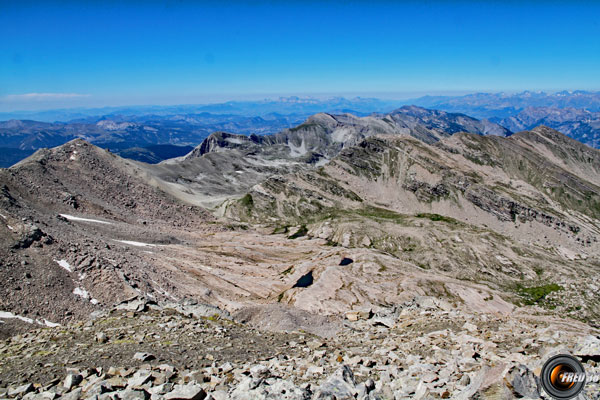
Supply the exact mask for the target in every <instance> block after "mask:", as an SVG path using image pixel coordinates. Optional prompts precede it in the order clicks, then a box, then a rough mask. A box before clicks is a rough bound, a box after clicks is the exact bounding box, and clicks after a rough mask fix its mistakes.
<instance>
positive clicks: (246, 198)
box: [240, 193, 254, 208]
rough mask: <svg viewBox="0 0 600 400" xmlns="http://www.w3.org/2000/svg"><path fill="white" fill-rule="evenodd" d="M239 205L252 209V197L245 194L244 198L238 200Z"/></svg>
mask: <svg viewBox="0 0 600 400" xmlns="http://www.w3.org/2000/svg"><path fill="white" fill-rule="evenodd" d="M240 204H242V205H243V206H244V207H246V208H252V207H253V206H254V199H252V195H251V194H250V193H247V194H246V195H245V196H244V197H242V198H241V199H240Z"/></svg>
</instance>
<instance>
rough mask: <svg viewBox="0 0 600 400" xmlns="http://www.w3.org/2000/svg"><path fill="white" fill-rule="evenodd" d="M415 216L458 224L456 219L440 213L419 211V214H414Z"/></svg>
mask: <svg viewBox="0 0 600 400" xmlns="http://www.w3.org/2000/svg"><path fill="white" fill-rule="evenodd" d="M415 217H417V218H425V219H429V220H431V221H434V222H438V221H441V222H446V223H448V224H458V221H457V220H455V219H454V218H450V217H446V216H443V215H440V214H430V213H419V214H416V215H415Z"/></svg>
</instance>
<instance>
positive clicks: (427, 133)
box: [0, 107, 600, 399]
mask: <svg viewBox="0 0 600 400" xmlns="http://www.w3.org/2000/svg"><path fill="white" fill-rule="evenodd" d="M0 231H1V232H2V235H1V238H2V239H0V240H1V242H0V259H1V260H2V268H1V270H0V274H1V275H0V279H2V281H3V282H5V283H6V284H4V285H2V287H1V288H0V293H1V294H0V311H1V312H2V313H1V314H0V321H1V322H2V323H0V335H2V337H3V338H6V340H5V341H4V342H3V344H2V345H1V346H0V388H2V387H4V388H5V389H0V396H4V395H6V396H10V397H27V396H29V397H27V398H36V397H34V396H51V397H52V398H57V397H59V396H60V398H63V397H64V398H78V397H93V396H98V398H100V397H101V396H103V395H105V397H102V398H125V396H138V397H131V398H188V397H176V395H175V394H173V393H175V392H176V391H177V390H190V391H194V390H195V392H194V393H195V396H197V397H194V396H191V397H189V398H213V399H224V398H238V399H242V398H265V399H266V398H290V399H292V398H293V399H304V398H306V399H308V398H332V397H331V396H332V395H333V394H332V393H337V398H339V399H341V398H366V399H376V398H377V399H384V398H449V397H452V398H472V396H480V398H490V397H493V396H504V397H500V398H512V397H525V398H535V397H539V396H540V389H539V387H538V383H536V382H537V381H536V379H537V378H536V377H535V374H536V373H537V374H539V371H538V370H539V368H540V366H541V363H542V361H543V360H544V359H545V357H547V355H548V354H549V352H551V351H552V348H553V346H554V347H557V346H558V347H560V346H563V347H565V348H569V349H571V351H573V352H576V353H578V354H583V355H589V354H590V350H589V347H590V346H598V343H600V339H598V334H600V331H599V329H600V314H599V313H598V310H599V308H598V307H599V305H600V298H599V297H598V286H597V276H598V272H599V269H600V245H599V244H598V240H599V237H600V151H598V150H597V149H594V148H592V147H589V146H586V145H584V144H582V143H580V142H577V141H575V140H573V139H570V138H568V137H567V136H565V135H563V134H561V133H559V132H557V131H555V130H553V129H551V128H548V127H545V126H539V127H535V128H531V129H530V130H528V131H522V132H518V133H515V134H511V132H510V131H509V130H508V129H506V128H503V127H502V126H500V125H497V124H494V123H492V122H489V121H484V120H481V121H480V120H477V119H474V118H470V117H467V116H465V115H462V114H451V113H445V112H439V111H432V110H425V109H421V108H416V107H403V108H400V109H398V110H396V111H394V112H392V113H388V114H371V115H369V116H365V117H356V116H353V115H351V114H338V115H335V114H325V113H320V114H316V115H314V116H311V117H309V118H308V119H306V120H305V121H304V122H303V123H301V124H300V125H298V126H295V127H293V128H286V129H283V130H281V131H280V132H278V133H273V134H269V135H250V136H246V135H242V134H233V133H227V132H216V133H212V134H210V135H209V136H208V137H206V138H205V139H204V140H203V142H202V143H201V144H200V145H198V146H197V147H196V148H194V150H193V151H191V152H189V153H187V154H186V155H185V156H181V157H178V158H173V159H169V160H166V161H162V162H160V163H157V164H148V163H144V162H139V161H135V160H131V159H124V158H121V157H120V156H118V155H117V154H114V153H113V152H112V151H109V150H106V149H102V148H99V147H97V146H95V145H93V144H90V143H88V142H87V141H84V140H82V139H74V140H71V141H69V142H68V143H66V144H63V145H61V146H59V147H55V148H52V149H42V150H38V151H37V152H36V153H35V154H33V155H32V156H30V157H29V158H27V159H25V160H23V161H20V162H19V163H17V164H15V165H14V166H12V167H10V168H7V169H1V170H0ZM15 334H18V335H17V336H15ZM140 335H141V336H140ZM192 337H194V338H197V340H191V339H190V338H192ZM215 338H221V339H222V340H216V339H215ZM240 338H244V341H243V342H244V343H245V344H243V345H242V344H241V343H242V340H241V339H240ZM69 343H75V344H77V345H78V346H80V347H81V348H82V349H83V348H85V349H87V350H86V351H85V352H87V356H81V355H78V354H77V353H76V352H74V351H71V350H68V348H69V346H70V345H69ZM241 346H245V349H244V351H247V353H243V352H242V353H243V354H246V355H244V356H242V355H240V353H239V352H236V351H235V349H236V348H240V347H241ZM586 346H587V347H586ZM232 347H233V349H232ZM85 352H84V353H82V354H85ZM138 353H144V354H149V355H152V357H144V356H143V355H139V354H138ZM186 354H187V356H186ZM192 354H193V355H194V356H193V357H190V355H192ZM442 354H446V355H444V356H442ZM434 359H435V360H434ZM588 360H589V363H588V365H589V366H590V368H594V366H595V365H596V364H595V361H594V359H593V358H589V359H588ZM164 364H169V365H168V366H165V365H164ZM42 366H46V367H45V368H41V367H42ZM111 367H112V369H111ZM165 371H170V372H166V373H165ZM536 371H537V372H536ZM65 373H67V374H68V376H67V377H66V378H65ZM70 375H73V376H78V377H76V378H74V377H69V376H70ZM142 377H145V378H144V379H142ZM422 377H425V378H423V379H422V380H421V379H420V378H422ZM138 378H139V380H138ZM65 379H68V380H69V382H70V384H69V385H66V382H67V380H65ZM73 379H75V381H76V382H77V383H73V382H74V381H73ZM63 380H64V382H65V384H63V383H61V382H63ZM52 382H54V383H52ZM29 384H31V386H28V385H29ZM33 384H35V385H33ZM160 385H166V386H162V387H161V388H160V389H157V388H156V387H158V386H160ZM67 386H68V387H67ZM590 390H591V389H590ZM46 392H49V393H47V394H43V393H46ZM340 393H343V395H342V394H340ZM171 394H173V395H172V396H171V397H169V396H170V395H171ZM69 396H71V397H69ZM109 396H113V397H109ZM139 396H141V397H139ZM179 396H180V395H179ZM328 396H329V397H328ZM40 398H41V397H40Z"/></svg>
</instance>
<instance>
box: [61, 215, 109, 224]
mask: <svg viewBox="0 0 600 400" xmlns="http://www.w3.org/2000/svg"><path fill="white" fill-rule="evenodd" d="M60 216H61V217H63V218H66V219H68V220H69V221H81V222H95V223H96V224H107V225H112V222H107V221H100V220H99V219H90V218H81V217H75V216H73V215H69V214H60Z"/></svg>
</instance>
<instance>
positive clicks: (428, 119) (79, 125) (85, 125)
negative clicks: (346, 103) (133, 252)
mask: <svg viewBox="0 0 600 400" xmlns="http://www.w3.org/2000/svg"><path fill="white" fill-rule="evenodd" d="M297 118H298V117H297V116H296V115H294V116H273V115H271V116H270V117H245V116H236V115H232V114H226V115H215V114H209V113H202V114H186V115H176V116H156V115H152V116H146V117H123V116H115V117H113V118H111V119H107V118H105V117H103V118H100V119H98V118H92V117H90V118H88V119H86V120H80V121H72V122H69V123H48V122H36V121H27V120H25V121H23V120H10V121H7V122H0V147H2V148H5V149H6V151H3V154H5V155H4V156H3V157H2V159H0V161H1V162H2V164H0V166H4V167H8V166H10V165H12V164H14V163H15V162H18V161H19V160H21V159H23V158H25V157H27V156H29V155H30V154H32V153H33V151H34V150H37V149H40V148H49V147H55V146H59V145H62V144H64V143H66V142H68V141H70V140H73V139H84V140H86V141H88V142H90V143H93V144H95V145H97V146H100V147H102V148H106V149H110V150H111V151H112V152H114V153H116V154H118V155H120V156H122V157H126V158H131V159H135V160H138V161H144V162H149V163H157V162H160V161H162V160H165V159H168V158H172V157H179V156H181V155H184V154H186V152H188V151H190V150H191V149H192V147H190V146H196V145H198V144H199V143H200V142H202V141H203V140H204V139H205V138H206V137H207V136H208V135H209V134H210V133H211V132H214V131H226V132H231V133H235V134H238V135H250V134H251V135H255V136H256V137H260V136H263V135H266V134H271V133H276V132H282V133H281V134H283V135H286V133H285V132H289V131H290V130H288V129H287V128H290V127H291V126H294V125H298V124H300V123H301V122H302V121H303V119H300V120H297ZM304 121H305V122H304V123H303V124H301V125H299V126H298V127H296V128H293V129H294V130H299V129H301V128H304V127H317V128H318V127H320V126H321V125H322V123H323V124H324V125H327V126H328V128H327V129H329V130H330V131H333V130H335V129H336V128H338V127H340V126H346V125H350V126H352V132H350V131H345V132H341V133H340V135H341V136H340V138H338V139H334V140H333V142H335V143H345V141H346V139H347V136H352V137H353V138H354V139H353V142H356V141H357V140H358V139H360V138H362V137H365V135H370V134H376V133H405V134H410V135H412V136H415V137H418V138H419V139H421V140H423V141H425V142H427V143H432V142H435V141H437V140H439V139H440V138H442V137H445V136H447V135H448V134H452V133H456V132H471V133H477V134H481V135H487V134H492V135H500V136H507V135H509V134H510V133H511V132H510V131H509V130H508V129H506V128H503V127H502V126H500V125H498V124H496V123H493V122H491V121H488V120H482V121H480V120H477V119H475V118H472V117H469V116H466V115H463V114H456V113H447V112H444V111H436V110H427V109H424V108H420V107H415V106H404V107H402V108H399V109H397V110H395V111H393V112H391V113H387V114H377V113H374V114H372V115H371V116H369V117H363V120H361V118H360V117H357V116H355V115H353V114H338V115H335V114H323V113H321V114H317V115H315V116H312V117H309V118H308V119H306V120H304ZM364 121H369V122H371V123H372V124H366V126H365V127H363V128H357V126H361V125H365V122H364ZM331 124H333V125H332V126H329V125H331ZM371 125H372V126H371ZM348 129H350V128H348ZM356 129H358V130H356ZM367 131H369V132H367ZM281 134H277V135H274V136H269V137H266V136H265V138H266V139H265V140H270V138H272V137H275V138H277V137H279V136H281ZM278 135H279V136H278ZM239 140H241V139H239ZM286 143H287V141H286ZM157 145H161V146H162V147H161V146H157ZM297 145H298V146H301V143H300V142H298V143H297ZM177 146H180V147H177ZM336 146H337V147H339V146H338V145H334V147H336ZM10 148H14V149H18V150H19V151H15V152H12V151H10V150H9V149H10ZM316 150H325V149H320V148H319V149H316ZM329 153H330V151H329V150H328V151H326V152H324V153H322V154H321V155H320V157H328V155H329Z"/></svg>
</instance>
